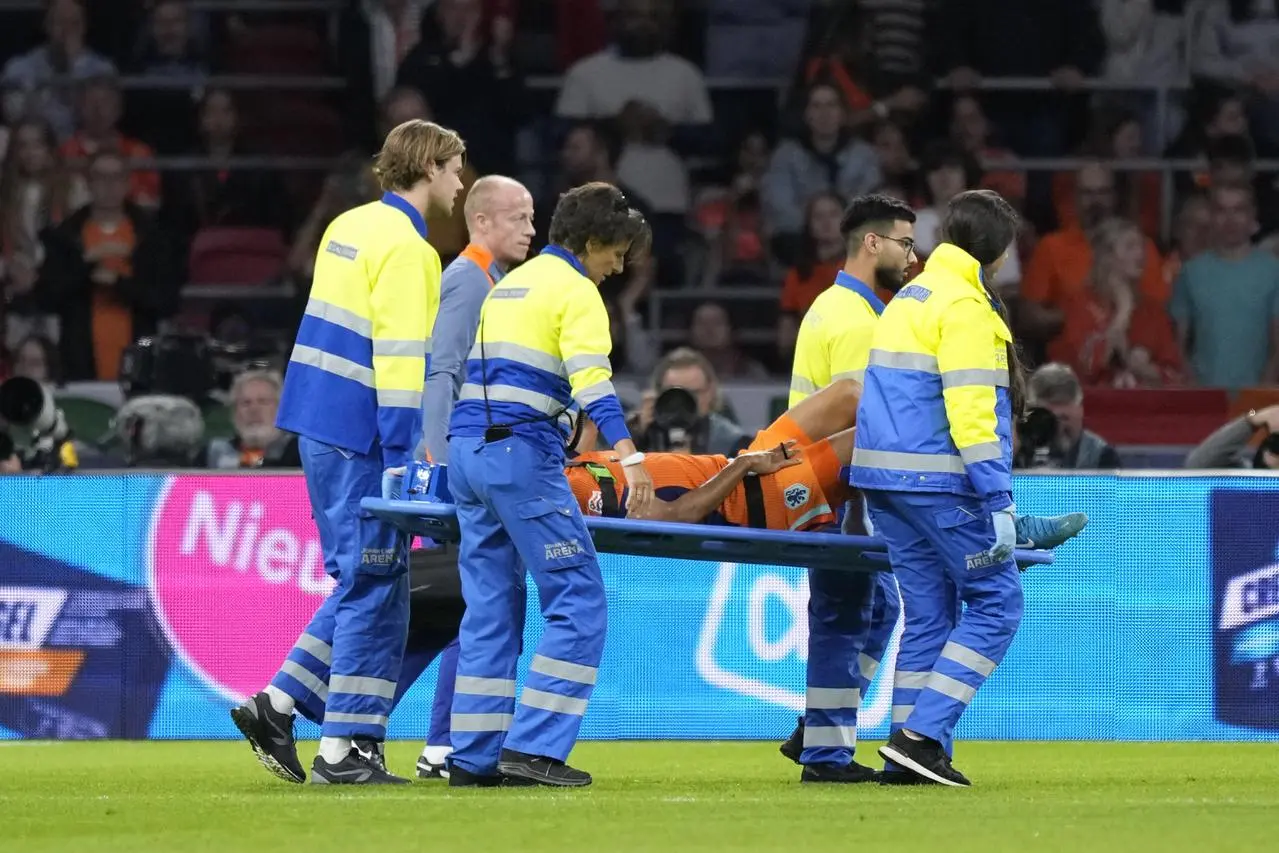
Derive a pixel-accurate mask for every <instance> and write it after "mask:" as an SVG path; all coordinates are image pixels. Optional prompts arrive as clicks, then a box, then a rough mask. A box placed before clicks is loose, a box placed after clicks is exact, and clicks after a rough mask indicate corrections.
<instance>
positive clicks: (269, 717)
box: [231, 438, 341, 782]
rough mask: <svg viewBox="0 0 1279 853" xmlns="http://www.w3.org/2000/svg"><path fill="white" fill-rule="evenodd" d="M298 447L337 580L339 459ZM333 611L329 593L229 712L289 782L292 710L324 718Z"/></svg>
mask: <svg viewBox="0 0 1279 853" xmlns="http://www.w3.org/2000/svg"><path fill="white" fill-rule="evenodd" d="M298 451H299V454H300V455H301V458H302V472H303V475H304V478H305V482H306V488H307V495H308V497H309V498H310V502H311V508H312V514H313V515H314V517H315V524H316V528H317V529H318V531H319V534H320V548H321V551H322V552H323V555H324V570H325V572H326V573H327V574H328V575H329V577H332V578H335V579H336V578H337V577H338V553H339V550H340V548H339V542H340V535H341V530H340V523H341V519H340V518H338V517H335V516H334V515H333V513H332V512H331V509H332V504H333V501H332V499H331V495H330V486H331V484H332V483H333V477H332V475H331V471H330V469H331V468H332V467H333V464H334V461H335V460H336V459H340V458H341V457H340V455H339V454H337V453H335V452H334V449H333V448H331V447H329V446H328V445H324V444H320V443H319V442H315V441H312V440H310V439H307V438H302V439H299V440H298ZM336 613H337V597H336V596H335V595H334V594H333V593H330V594H329V596H328V597H327V598H326V599H325V600H324V601H323V602H322V603H321V604H320V607H319V608H318V609H317V610H316V612H315V615H314V616H313V617H312V618H311V622H310V624H308V625H307V627H306V628H305V629H304V630H303V631H302V634H301V635H300V636H299V637H298V640H297V642H296V643H295V644H294V645H293V648H292V649H291V650H290V651H289V654H288V657H287V658H286V659H285V661H284V663H283V664H282V665H281V667H280V671H279V672H278V673H276V675H275V677H274V678H272V679H271V683H270V684H269V685H268V686H267V687H266V689H265V690H263V691H262V692H260V693H258V694H256V695H255V696H251V697H249V699H247V700H246V701H245V702H244V703H242V704H241V705H239V706H238V707H236V708H233V709H232V710H231V718H232V720H234V721H235V724H236V727H237V728H239V729H240V731H241V733H243V734H244V736H245V738H246V739H247V740H248V741H249V744H250V745H251V746H252V747H253V751H254V752H255V753H256V754H257V756H258V760H259V761H260V762H261V763H262V765H263V766H264V767H266V768H267V769H268V770H270V771H271V772H272V773H274V774H275V775H277V776H279V777H280V778H282V779H285V780H287V781H290V782H304V781H306V770H305V769H304V768H303V767H302V763H301V762H300V761H299V760H298V753H297V743H296V741H295V740H294V737H293V722H294V717H293V714H294V711H295V710H297V711H299V712H300V713H301V714H302V716H304V717H306V718H307V719H309V720H311V721H312V722H315V723H319V722H320V721H321V720H322V719H323V718H324V703H325V702H326V701H327V700H328V695H329V666H330V664H331V663H332V661H333V645H332V644H333V626H334V623H335V615H336Z"/></svg>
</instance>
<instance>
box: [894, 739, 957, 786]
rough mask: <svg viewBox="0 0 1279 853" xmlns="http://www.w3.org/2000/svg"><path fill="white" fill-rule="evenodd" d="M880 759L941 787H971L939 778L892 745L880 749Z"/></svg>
mask: <svg viewBox="0 0 1279 853" xmlns="http://www.w3.org/2000/svg"><path fill="white" fill-rule="evenodd" d="M879 757H880V758H882V759H884V760H885V761H891V762H893V763H894V764H899V765H901V766H902V767H905V768H906V769H908V770H910V771H912V772H914V773H918V774H919V775H920V776H923V777H924V778H925V779H931V780H933V781H934V782H936V783H937V784H939V785H947V786H949V787H951V788H967V787H969V786H968V785H963V784H960V783H959V782H956V781H954V780H952V779H947V778H945V777H943V776H938V775H937V774H936V773H934V772H933V771H931V770H929V769H928V768H927V767H925V766H924V765H922V764H920V763H919V762H918V761H915V760H914V759H912V758H910V757H909V756H907V755H906V754H905V753H903V752H898V751H897V750H896V749H894V748H893V747H892V746H891V745H890V744H885V745H884V746H881V747H880V748H879Z"/></svg>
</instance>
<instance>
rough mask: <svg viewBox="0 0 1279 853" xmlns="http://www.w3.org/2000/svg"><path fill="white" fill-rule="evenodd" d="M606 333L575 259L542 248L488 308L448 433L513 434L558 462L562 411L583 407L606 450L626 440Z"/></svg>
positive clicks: (598, 302)
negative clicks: (499, 431) (506, 430)
mask: <svg viewBox="0 0 1279 853" xmlns="http://www.w3.org/2000/svg"><path fill="white" fill-rule="evenodd" d="M609 332H610V330H609V323H608V310H607V309H606V308H605V307H604V300H603V299H602V298H601V297H600V292H599V288H598V287H596V286H595V283H594V282H592V281H591V280H590V279H589V278H587V276H586V270H585V269H584V268H583V267H582V264H581V262H580V261H578V259H577V258H576V257H574V256H573V255H572V253H570V252H568V251H566V250H564V249H562V248H560V247H559V246H548V247H546V248H545V249H543V250H542V253H541V254H540V255H538V256H537V257H536V258H533V259H532V260H530V261H528V262H526V263H524V264H523V265H522V266H520V267H518V268H517V269H516V270H515V271H514V272H511V273H509V274H508V275H507V276H506V277H505V278H503V279H502V280H501V281H499V282H498V283H497V284H496V285H495V286H494V287H493V289H492V290H491V291H490V292H489V295H488V298H487V299H486V300H485V301H484V306H483V308H482V309H481V310H480V328H479V331H478V333H477V334H476V338H475V345H474V346H472V347H471V353H470V356H469V357H468V359H467V362H466V381H465V382H464V383H463V385H462V391H461V393H460V394H459V396H458V401H457V404H456V405H455V406H454V407H453V417H452V419H451V421H450V422H449V435H451V436H452V435H458V436H479V435H484V433H485V431H486V430H487V429H488V428H489V427H490V426H495V427H510V428H511V430H512V431H513V432H514V433H515V434H517V435H520V436H522V437H524V438H526V439H527V440H529V441H531V442H534V443H535V444H537V445H538V446H539V447H542V448H543V449H545V450H546V451H547V452H549V453H551V454H553V455H554V456H555V457H556V458H563V456H564V449H565V448H564V440H565V437H566V434H567V431H568V430H567V427H566V423H567V417H566V414H567V413H569V412H574V411H576V410H578V409H579V408H580V409H585V410H586V413H587V414H588V415H590V417H591V420H592V421H594V422H595V425H596V426H597V427H599V431H600V435H602V436H603V437H604V440H605V441H606V442H608V444H609V445H610V446H612V445H615V444H617V442H619V441H621V440H622V439H624V438H629V437H630V431H629V430H628V429H627V428H626V418H625V416H624V415H623V414H622V404H621V402H619V401H618V399H617V392H616V391H615V390H614V389H613V381H612V379H613V369H612V366H611V365H610V364H609V360H608V354H609V352H610V351H611V350H612V348H613V343H612V339H611V337H610V333H609ZM486 396H487V401H486V399H485V397H486Z"/></svg>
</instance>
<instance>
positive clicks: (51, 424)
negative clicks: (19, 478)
mask: <svg viewBox="0 0 1279 853" xmlns="http://www.w3.org/2000/svg"><path fill="white" fill-rule="evenodd" d="M0 423H3V424H5V425H6V426H9V427H16V428H18V429H20V430H23V431H24V432H25V433H26V435H27V442H26V449H25V450H23V451H22V453H21V454H19V453H18V452H17V450H16V447H15V444H14V441H13V437H12V436H11V435H9V434H8V433H7V432H6V433H3V434H0V439H2V440H0V463H3V467H0V472H3V473H17V472H18V471H22V470H27V471H43V472H45V473H53V472H55V471H72V470H74V469H76V468H78V467H79V465H80V454H79V451H78V448H77V446H76V443H75V442H74V441H73V436H72V433H71V428H70V427H69V426H68V425H67V418H66V415H64V414H63V412H62V409H60V408H58V404H57V401H56V400H54V397H53V392H52V391H51V390H50V389H49V387H48V386H47V385H45V384H44V383H42V382H38V381H36V380H35V379H32V378H31V377H29V376H14V377H13V378H12V379H6V380H5V381H4V382H3V383H0ZM4 450H8V452H7V453H5V452H3V451H4ZM12 460H17V468H16V469H14V470H10V469H9V466H10V464H11V461H12Z"/></svg>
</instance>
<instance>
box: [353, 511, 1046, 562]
mask: <svg viewBox="0 0 1279 853" xmlns="http://www.w3.org/2000/svg"><path fill="white" fill-rule="evenodd" d="M360 506H361V508H363V509H364V511H365V512H367V513H369V514H371V515H373V516H375V517H377V518H380V519H381V520H383V521H385V522H387V523H388V524H393V525H395V526H396V527H398V528H400V529H401V530H403V531H405V532H407V533H412V534H414V535H416V536H425V537H427V538H430V539H435V540H436V541H439V542H457V541H458V540H459V539H460V538H461V531H460V529H459V528H458V523H457V513H456V510H455V508H454V507H453V505H452V504H446V503H436V502H434V501H405V500H387V499H385V498H364V499H363V500H362V501H360ZM586 526H587V528H588V529H589V530H590V531H591V538H592V539H594V540H595V549H596V550H597V551H602V552H604V553H608V554H635V555H640V556H646V557H665V558H668V559H673V560H706V561H711V562H716V563H721V562H734V563H750V564H753V565H764V566H796V567H799V568H808V569H831V570H835V571H846V572H886V571H891V569H890V567H889V565H888V551H887V550H886V548H885V546H884V542H883V540H882V539H879V538H877V537H873V536H845V535H843V534H841V533H796V532H791V531H781V530H757V529H754V528H749V527H721V526H718V525H707V524H680V523H674V522H664V521H631V520H629V519H620V518H597V517H595V516H587V517H586ZM1016 558H1017V565H1019V566H1021V567H1023V568H1025V567H1027V566H1033V565H1048V564H1051V563H1052V562H1053V555H1052V552H1051V551H1028V550H1019V551H1017V552H1016Z"/></svg>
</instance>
